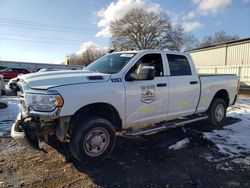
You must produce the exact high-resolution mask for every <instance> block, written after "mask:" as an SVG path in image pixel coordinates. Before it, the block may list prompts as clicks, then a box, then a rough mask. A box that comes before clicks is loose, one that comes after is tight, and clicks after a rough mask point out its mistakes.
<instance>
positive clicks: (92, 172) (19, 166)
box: [0, 118, 250, 188]
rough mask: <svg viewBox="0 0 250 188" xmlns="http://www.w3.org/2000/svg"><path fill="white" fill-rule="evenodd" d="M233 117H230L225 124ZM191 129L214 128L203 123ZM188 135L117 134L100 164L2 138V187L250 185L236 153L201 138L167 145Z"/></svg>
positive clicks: (249, 172)
mask: <svg viewBox="0 0 250 188" xmlns="http://www.w3.org/2000/svg"><path fill="white" fill-rule="evenodd" d="M237 121H239V120H238V119H234V118H228V119H227V124H231V123H234V122H237ZM201 125H202V126H201ZM191 127H193V128H196V129H198V130H202V131H211V129H212V127H211V126H210V125H208V124H207V123H206V122H202V123H199V125H197V124H193V125H191ZM186 136H187V135H186V134H185V133H183V131H182V130H181V129H175V130H172V131H168V132H161V133H157V134H155V135H148V136H143V137H136V138H126V137H122V136H120V137H118V142H117V145H116V148H115V150H114V152H113V153H112V155H111V156H110V157H109V158H108V159H107V160H105V161H103V162H102V163H99V164H86V163H82V164H80V163H79V162H77V161H75V160H74V159H73V158H72V156H71V155H70V154H69V149H68V146H67V145H62V144H60V143H58V142H56V141H52V142H51V145H52V146H53V147H51V146H46V147H45V151H34V150H30V149H27V148H23V147H21V146H19V145H18V144H17V143H16V142H15V141H14V140H13V139H11V138H1V139H0V156H1V158H0V182H1V183H0V187H1V186H2V187H185V188H186V187H214V188H215V187H250V166H247V167H246V166H242V165H241V164H240V163H233V160H235V158H236V157H233V158H232V157H228V156H224V155H222V154H220V153H219V152H218V150H217V148H216V147H214V146H209V145H208V144H206V143H203V142H200V141H199V139H197V140H196V141H193V142H191V143H190V144H189V145H188V146H187V147H185V148H182V149H180V150H176V151H172V150H169V149H168V147H169V146H170V145H172V144H174V143H176V142H177V141H179V140H181V139H183V138H185V137H186ZM54 148H55V149H54ZM247 155H249V154H247V153H245V154H244V155H241V157H242V156H247ZM238 158H240V157H238ZM211 159H213V160H211Z"/></svg>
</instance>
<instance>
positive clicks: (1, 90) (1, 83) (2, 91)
mask: <svg viewBox="0 0 250 188" xmlns="http://www.w3.org/2000/svg"><path fill="white" fill-rule="evenodd" d="M5 93H6V90H5V86H4V80H3V76H2V75H0V95H4V94H5Z"/></svg>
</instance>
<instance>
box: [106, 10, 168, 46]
mask: <svg viewBox="0 0 250 188" xmlns="http://www.w3.org/2000/svg"><path fill="white" fill-rule="evenodd" d="M110 31H111V34H112V39H111V42H112V46H113V47H114V48H115V49H117V50H133V49H136V50H141V49H166V48H168V47H169V43H170V39H171V32H172V31H171V24H170V22H169V20H168V18H167V16H166V15H165V14H162V13H161V14H156V13H153V12H146V11H145V10H143V9H133V10H131V11H130V12H128V13H127V14H126V15H125V16H124V17H123V18H121V19H119V20H116V21H113V22H112V23H111V25H110Z"/></svg>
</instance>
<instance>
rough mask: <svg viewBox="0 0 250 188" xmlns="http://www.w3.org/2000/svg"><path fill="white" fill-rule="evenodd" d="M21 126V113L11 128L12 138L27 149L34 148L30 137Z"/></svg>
mask: <svg viewBox="0 0 250 188" xmlns="http://www.w3.org/2000/svg"><path fill="white" fill-rule="evenodd" d="M20 125H21V114H20V113H19V114H18V116H17V118H16V121H15V123H13V125H12V127H11V137H12V138H14V139H15V140H16V141H17V142H18V143H20V144H21V145H23V146H25V147H29V148H34V146H33V145H32V143H31V142H30V140H29V138H28V136H27V135H26V133H25V131H23V130H20V127H19V126H20Z"/></svg>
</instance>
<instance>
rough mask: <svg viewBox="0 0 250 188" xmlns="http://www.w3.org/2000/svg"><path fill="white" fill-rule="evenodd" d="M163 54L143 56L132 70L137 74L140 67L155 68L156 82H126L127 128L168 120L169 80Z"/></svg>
mask: <svg viewBox="0 0 250 188" xmlns="http://www.w3.org/2000/svg"><path fill="white" fill-rule="evenodd" d="M163 55H164V54H162V53H149V54H145V55H142V56H141V57H140V58H139V59H138V60H137V61H136V63H135V64H134V65H133V66H132V67H131V68H130V70H129V72H131V73H136V72H137V70H138V69H139V67H140V66H142V65H143V64H144V65H145V64H147V65H150V66H154V67H155V78H154V80H134V81H125V91H126V126H127V127H130V126H133V125H135V124H138V123H146V124H148V123H149V122H154V121H159V120H161V119H165V118H166V113H167V107H168V87H167V86H168V79H167V77H166V76H165V71H166V70H165V68H164V64H165V63H164V64H163V58H162V56H163Z"/></svg>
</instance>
